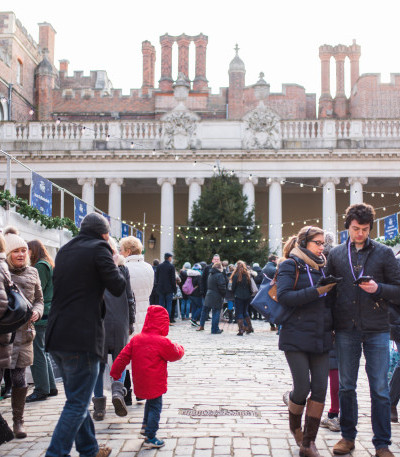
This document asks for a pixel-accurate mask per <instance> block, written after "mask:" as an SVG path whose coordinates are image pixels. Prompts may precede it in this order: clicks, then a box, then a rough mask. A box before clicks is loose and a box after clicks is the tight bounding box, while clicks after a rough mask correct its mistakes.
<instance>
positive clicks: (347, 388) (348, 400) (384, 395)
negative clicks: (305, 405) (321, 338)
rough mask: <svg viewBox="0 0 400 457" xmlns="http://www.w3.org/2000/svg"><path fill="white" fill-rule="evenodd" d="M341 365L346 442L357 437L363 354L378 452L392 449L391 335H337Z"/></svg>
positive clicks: (340, 392)
mask: <svg viewBox="0 0 400 457" xmlns="http://www.w3.org/2000/svg"><path fill="white" fill-rule="evenodd" d="M336 350H337V359H338V365H339V402H340V428H341V431H342V436H343V438H345V439H346V440H350V441H354V440H355V438H356V435H357V429H356V425H357V420H358V404H357V393H356V388H357V377H358V370H359V367H360V357H361V350H363V351H364V356H365V371H366V372H367V376H368V381H369V388H370V396H371V422H372V430H373V432H374V437H373V438H372V443H373V444H374V446H375V448H376V449H380V448H385V447H388V446H389V445H390V444H391V442H390V435H391V428H390V397H389V386H388V380H387V375H388V371H389V333H373V334H367V333H363V332H360V331H358V330H352V331H349V332H337V333H336Z"/></svg>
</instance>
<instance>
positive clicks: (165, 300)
mask: <svg viewBox="0 0 400 457" xmlns="http://www.w3.org/2000/svg"><path fill="white" fill-rule="evenodd" d="M173 296H174V294H172V293H171V294H161V293H159V294H158V303H159V305H160V306H162V307H163V308H165V309H166V310H167V311H168V315H169V319H170V320H171V312H172V297H173Z"/></svg>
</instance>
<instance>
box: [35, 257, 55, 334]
mask: <svg viewBox="0 0 400 457" xmlns="http://www.w3.org/2000/svg"><path fill="white" fill-rule="evenodd" d="M34 267H35V268H36V269H37V271H38V273H39V278H40V284H41V286H42V291H43V301H44V311H43V316H42V319H41V320H40V321H37V322H36V323H35V325H42V326H43V325H47V316H48V314H49V311H50V305H51V301H52V300H53V268H52V266H51V265H50V264H49V263H48V262H46V261H45V260H39V262H37V263H36V264H35V265H34Z"/></svg>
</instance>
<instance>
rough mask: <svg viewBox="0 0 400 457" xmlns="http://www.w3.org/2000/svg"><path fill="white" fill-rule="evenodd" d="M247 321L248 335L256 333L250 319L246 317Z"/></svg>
mask: <svg viewBox="0 0 400 457" xmlns="http://www.w3.org/2000/svg"><path fill="white" fill-rule="evenodd" d="M245 321H246V324H247V329H246V333H254V329H253V326H252V325H251V319H250V317H246V319H245Z"/></svg>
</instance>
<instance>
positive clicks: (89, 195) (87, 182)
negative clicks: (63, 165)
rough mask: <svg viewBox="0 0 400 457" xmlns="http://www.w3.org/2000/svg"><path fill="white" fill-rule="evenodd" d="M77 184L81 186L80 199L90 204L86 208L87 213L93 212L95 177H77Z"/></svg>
mask: <svg viewBox="0 0 400 457" xmlns="http://www.w3.org/2000/svg"><path fill="white" fill-rule="evenodd" d="M78 184H79V185H80V186H82V200H83V201H84V202H86V203H87V204H88V205H89V206H91V208H88V213H90V212H93V211H94V209H93V207H94V185H95V184H96V178H78Z"/></svg>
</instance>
